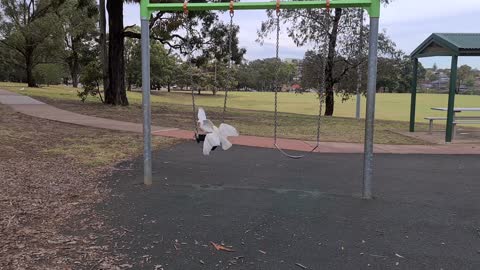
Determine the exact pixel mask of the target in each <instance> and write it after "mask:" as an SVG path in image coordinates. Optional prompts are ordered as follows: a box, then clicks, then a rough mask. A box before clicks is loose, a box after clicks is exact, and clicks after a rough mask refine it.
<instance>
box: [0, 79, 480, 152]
mask: <svg viewBox="0 0 480 270" xmlns="http://www.w3.org/2000/svg"><path fill="white" fill-rule="evenodd" d="M0 87H1V88H4V89H6V90H12V91H15V92H19V93H21V94H25V95H29V96H32V97H35V98H38V99H41V100H44V101H46V102H47V103H49V104H51V105H54V106H57V107H60V108H62V109H66V110H70V111H75V112H78V113H82V114H88V115H95V116H100V117H105V118H111V119H116V120H124V121H130V122H138V123H140V122H141V121H142V113H141V107H140V105H141V93H138V92H129V93H128V96H129V101H130V103H131V106H129V107H105V106H103V105H101V104H100V103H99V101H98V99H97V98H94V97H89V99H88V100H87V102H85V103H81V102H80V101H79V98H78V97H77V95H76V91H77V90H76V89H73V88H70V87H65V86H50V87H42V88H24V87H25V85H23V84H13V83H0ZM22 88H24V90H20V89H22ZM222 94H223V93H220V94H219V95H217V96H213V95H211V94H210V93H205V94H202V95H200V96H197V98H196V100H197V105H198V106H203V107H206V110H207V113H208V114H209V118H211V119H212V120H214V122H218V121H219V120H220V118H221V117H220V112H221V106H222V104H223V95H222ZM229 96H230V99H229V111H228V115H227V118H228V122H229V123H231V124H233V125H235V126H237V127H238V129H239V130H240V131H241V133H242V134H245V135H258V136H271V135H272V129H273V113H272V111H273V93H260V92H253V93H252V92H231V93H229ZM446 98H447V97H446V95H435V94H419V97H418V104H419V105H418V108H417V111H418V114H417V118H418V121H419V122H420V123H421V124H419V125H418V126H417V130H426V129H427V126H426V123H425V121H422V119H423V117H425V116H427V115H442V113H441V112H434V111H431V110H430V109H429V108H430V107H433V106H446ZM377 100H378V101H377V114H376V119H377V121H376V126H375V132H376V134H375V142H376V143H383V144H424V143H425V142H424V141H419V140H417V139H412V138H409V137H406V136H403V135H400V134H397V133H396V131H406V130H407V129H408V122H406V119H408V114H409V100H410V96H409V95H408V94H378V96H377ZM476 101H478V103H479V104H480V97H478V96H458V97H457V104H459V106H460V105H461V106H465V107H468V106H476V103H475V102H476ZM354 104H355V103H354V100H353V99H352V100H349V101H346V102H343V103H342V102H341V101H337V102H336V104H335V117H323V118H322V128H321V130H322V132H321V139H322V140H323V141H340V142H363V136H364V121H357V120H355V119H353V118H351V117H350V116H352V115H353V114H354V110H355V105H354ZM425 104H428V105H425ZM364 106H365V105H363V107H364ZM279 110H280V111H281V112H282V113H281V119H280V129H279V134H281V137H285V138H299V139H306V140H308V139H311V140H313V139H314V138H315V132H316V131H315V130H316V117H315V115H314V114H315V113H316V112H317V111H318V103H317V99H316V96H315V94H311V93H309V94H303V95H295V94H293V93H281V95H280V104H279ZM152 118H153V124H154V125H158V126H167V127H178V128H184V129H192V128H193V127H192V125H193V124H192V116H191V96H190V95H189V94H188V93H178V92H175V93H166V92H160V93H156V92H153V95H152Z"/></svg>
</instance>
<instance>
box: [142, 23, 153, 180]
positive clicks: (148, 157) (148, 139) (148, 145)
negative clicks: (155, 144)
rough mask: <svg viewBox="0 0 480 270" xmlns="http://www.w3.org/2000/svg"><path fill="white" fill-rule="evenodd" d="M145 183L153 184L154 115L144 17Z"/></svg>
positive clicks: (147, 39)
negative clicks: (152, 111)
mask: <svg viewBox="0 0 480 270" xmlns="http://www.w3.org/2000/svg"><path fill="white" fill-rule="evenodd" d="M141 28H142V30H141V31H142V34H141V35H142V36H141V37H142V41H141V42H142V108H143V183H144V184H145V185H147V186H149V185H151V184H152V130H151V129H152V127H151V122H152V119H151V118H152V113H151V108H150V21H149V19H148V18H145V17H143V16H142V20H141Z"/></svg>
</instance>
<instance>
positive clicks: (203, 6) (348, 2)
mask: <svg viewBox="0 0 480 270" xmlns="http://www.w3.org/2000/svg"><path fill="white" fill-rule="evenodd" d="M276 6H277V3H276V2H275V1H271V2H235V3H234V5H233V9H234V10H254V9H275V8H276ZM326 7H327V1H326V0H320V1H282V2H280V9H311V8H326ZM330 8H365V9H367V11H368V12H369V14H370V16H371V17H379V16H380V0H330ZM146 9H147V10H148V12H149V13H151V12H154V11H164V12H175V11H183V3H149V4H148V5H147V8H146ZM187 9H188V10H189V11H205V10H229V9H230V3H229V2H214V3H189V4H188V5H187ZM142 10H145V8H143V9H142ZM146 15H149V14H144V12H142V17H149V16H146Z"/></svg>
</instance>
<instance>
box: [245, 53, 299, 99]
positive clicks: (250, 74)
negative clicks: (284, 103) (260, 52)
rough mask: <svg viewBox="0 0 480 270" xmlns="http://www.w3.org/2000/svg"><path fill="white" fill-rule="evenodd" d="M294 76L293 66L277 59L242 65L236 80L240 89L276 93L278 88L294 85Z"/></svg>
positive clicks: (260, 60) (259, 60) (255, 61)
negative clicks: (275, 90)
mask: <svg viewBox="0 0 480 270" xmlns="http://www.w3.org/2000/svg"><path fill="white" fill-rule="evenodd" d="M277 72H278V74H277ZM294 75H295V68H294V66H293V65H291V64H288V63H285V62H278V61H277V59H275V58H266V59H258V60H254V61H252V62H250V63H248V64H244V65H241V66H240V67H239V68H238V72H237V74H236V80H237V81H238V88H251V89H255V90H258V91H274V89H275V87H276V86H282V85H285V84H290V83H292V82H293V77H294Z"/></svg>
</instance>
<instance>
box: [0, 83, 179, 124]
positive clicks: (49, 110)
mask: <svg viewBox="0 0 480 270" xmlns="http://www.w3.org/2000/svg"><path fill="white" fill-rule="evenodd" d="M0 104H5V105H8V106H10V107H12V108H13V109H14V110H15V111H17V112H20V113H23V114H27V115H30V116H34V117H39V118H44V119H48V120H53V121H57V122H63V123H69V124H76V125H81V126H88V127H95V128H104V129H111V130H119V131H128V132H136V133H142V132H143V127H142V124H137V123H131V122H123V121H116V120H111V119H106V118H100V117H93V116H88V115H83V114H78V113H73V112H69V111H66V110H61V109H58V108H56V107H53V106H51V105H48V104H45V103H43V102H40V101H38V100H35V99H33V98H31V97H27V96H22V95H19V94H17V93H12V92H9V91H5V90H1V89H0ZM168 130H175V128H164V127H157V126H152V131H168Z"/></svg>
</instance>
